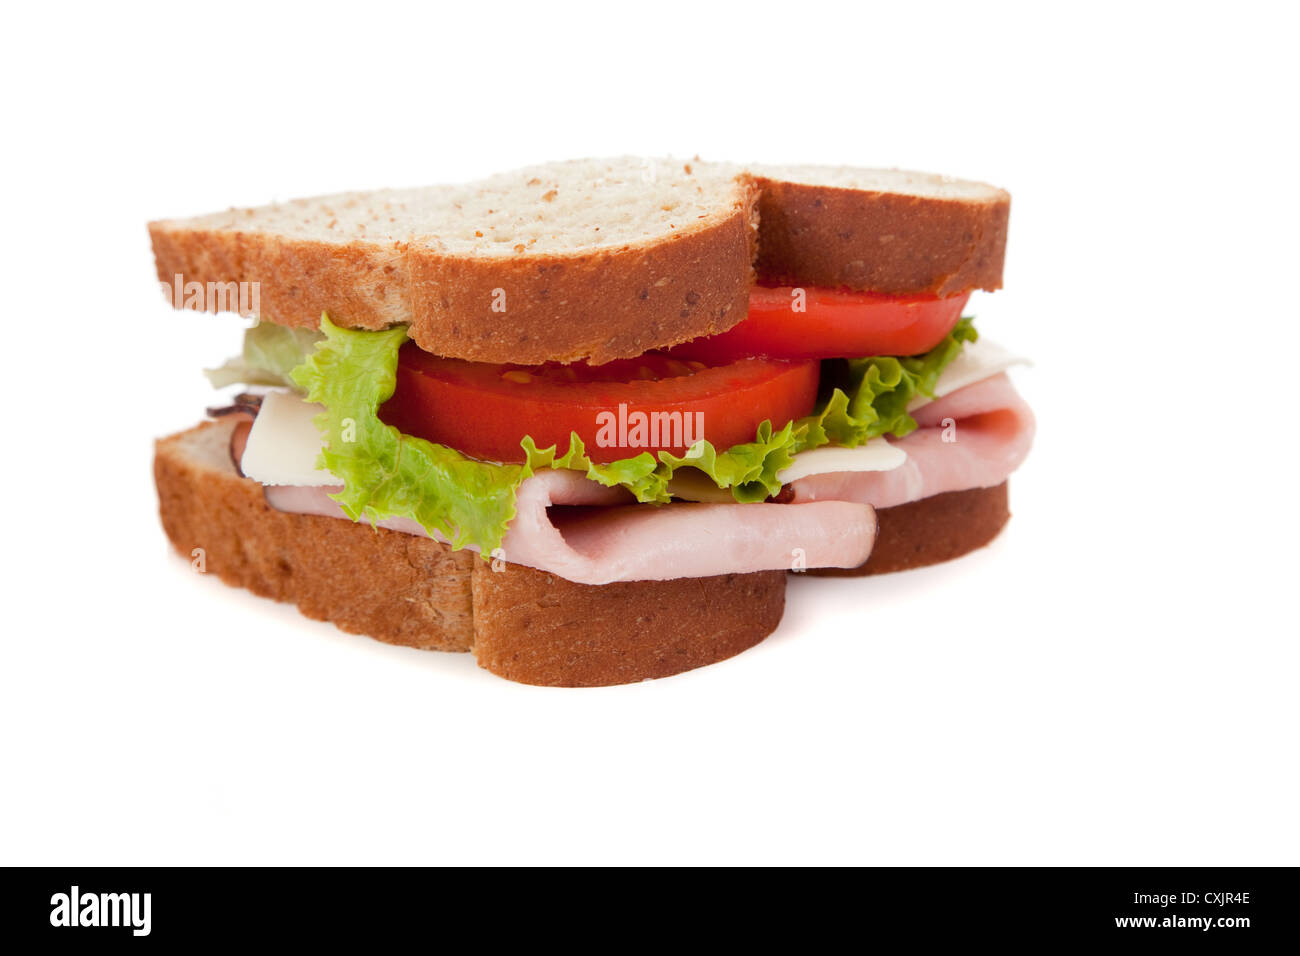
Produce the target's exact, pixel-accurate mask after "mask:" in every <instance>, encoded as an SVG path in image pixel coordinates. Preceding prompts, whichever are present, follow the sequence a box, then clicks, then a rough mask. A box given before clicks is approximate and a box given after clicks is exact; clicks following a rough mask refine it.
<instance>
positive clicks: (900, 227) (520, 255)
mask: <svg viewBox="0 0 1300 956" xmlns="http://www.w3.org/2000/svg"><path fill="white" fill-rule="evenodd" d="M1009 211H1010V197H1009V196H1008V195H1007V193H1006V192H1004V191H1003V190H1000V189H997V188H995V187H992V186H987V185H984V184H982V183H972V182H964V181H961V180H954V179H950V178H948V177H942V176H935V175H931V174H928V173H913V172H905V171H901V170H870V169H851V168H847V167H830V166H787V167H771V166H751V167H748V168H742V167H739V166H735V165H731V164H723V163H703V162H700V161H698V160H697V161H693V162H682V161H674V160H649V159H639V158H633V157H622V158H618V159H612V160H574V161H570V162H562V163H553V164H549V165H545V166H534V167H528V168H525V169H522V170H518V171H515V172H511V173H503V174H499V175H497V176H492V177H490V178H488V179H484V180H480V181H478V182H474V183H468V184H465V185H458V186H433V187H425V188H420V189H396V190H379V191H375V192H364V193H343V194H339V195H334V196H323V197H317V198H313V199H301V200H293V201H290V202H286V203H280V204H276V205H271V206H263V207H259V208H254V209H232V210H229V211H227V212H224V213H217V214H213V215H208V216H199V217H196V218H192V219H181V220H165V221H160V222H154V223H150V226H149V231H150V235H151V237H152V239H153V247H154V256H155V259H156V263H157V270H158V277H159V279H160V280H161V281H162V282H163V283H164V284H165V285H166V286H167V287H168V288H170V289H173V290H175V295H176V297H175V299H174V302H173V304H175V305H177V306H180V305H182V304H186V305H191V306H192V305H193V302H186V301H185V298H186V296H184V295H183V294H182V292H183V289H184V286H185V285H186V284H187V283H192V282H197V283H200V284H201V285H205V286H206V285H207V284H209V283H220V284H226V283H231V282H251V283H257V284H258V298H259V311H260V314H261V316H262V317H263V318H266V319H269V320H270V321H273V322H277V323H279V324H281V325H289V326H305V327H314V326H316V325H317V324H318V322H319V319H320V315H321V313H322V312H328V313H329V315H330V318H331V319H332V320H333V321H334V322H335V324H337V325H341V326H344V327H348V328H362V329H379V328H387V327H389V326H392V325H395V324H406V325H408V326H409V331H410V335H411V338H412V339H414V341H415V342H416V343H417V344H418V345H419V346H420V347H421V348H423V349H425V350H426V351H429V352H432V353H434V354H437V355H444V356H449V357H453V358H462V359H468V360H471V361H479V362H512V363H519V364H526V365H527V364H539V363H541V362H546V361H560V362H571V361H577V360H582V359H585V360H588V361H591V362H593V363H597V364H599V363H602V362H607V361H610V360H612V359H617V358H631V357H635V356H638V355H641V354H642V353H644V352H646V351H648V350H650V349H654V348H664V347H667V346H670V345H675V344H677V343H680V342H684V341H687V340H690V339H693V338H699V337H702V336H707V335H714V334H716V333H718V332H723V331H725V330H727V329H728V328H730V327H731V326H733V325H735V324H736V323H737V322H739V321H740V320H741V319H743V318H744V317H745V314H746V309H747V300H748V293H749V288H750V287H751V285H752V284H753V283H754V281H755V279H756V278H757V281H759V282H762V283H764V284H768V285H815V286H826V287H831V288H847V289H853V290H861V291H873V292H880V293H886V294H893V295H913V294H917V295H924V294H933V295H951V294H956V293H960V292H967V291H970V290H972V289H977V288H980V289H997V288H1000V287H1001V285H1002V261H1003V255H1004V253H1005V248H1006V234H1007V218H1008V214H1009ZM177 277H180V278H179V279H178V278H177ZM200 307H202V304H200Z"/></svg>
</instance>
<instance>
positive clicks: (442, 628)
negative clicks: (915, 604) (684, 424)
mask: <svg viewBox="0 0 1300 956" xmlns="http://www.w3.org/2000/svg"><path fill="white" fill-rule="evenodd" d="M235 424H236V423H235V422H234V421H231V420H229V419H226V420H219V421H215V422H207V423H205V424H202V425H199V426H198V427H196V428H192V429H190V430H188V431H185V432H181V433H179V434H177V435H172V436H170V437H169V438H164V439H161V440H160V441H159V442H158V443H157V445H156V448H155V454H154V477H155V480H156V482H157V485H158V501H159V510H160V512H161V516H162V525H163V529H164V530H165V531H166V533H167V537H168V538H169V539H170V540H171V543H172V545H173V546H174V547H175V548H176V550H178V551H179V552H180V553H181V554H182V555H183V556H185V557H186V558H187V559H194V558H197V557H198V555H196V554H195V552H196V550H198V549H201V553H202V566H203V569H204V571H205V573H208V574H213V575H215V576H216V577H218V578H220V579H221V580H222V581H224V582H225V583H227V584H230V585H234V586H236V587H244V588H248V589H249V590H250V591H252V592H254V593H255V594H260V595H262V596H264V597H270V598H274V599H276V600H277V601H290V602H293V603H295V604H297V605H298V608H299V610H301V611H302V613H303V614H305V615H306V616H307V617H311V618H316V619H318V620H324V621H332V622H333V623H334V624H336V625H337V626H338V627H339V628H341V629H342V630H345V631H350V632H352V633H356V634H366V635H369V636H370V637H373V638H376V639H378V640H381V641H385V642H388V643H392V644H403V645H407V646H409V647H416V648H422V649H427V650H441V651H472V652H473V653H474V655H475V657H476V659H477V660H478V663H479V664H480V666H482V667H485V668H487V669H488V670H490V671H492V672H493V673H496V674H500V675H501V676H503V677H507V678H509V679H510V680H514V681H520V682H522V683H526V684H548V685H556V686H565V687H579V686H596V685H604V684H624V683H630V682H634V681H641V680H646V679H649V678H653V677H667V676H669V675H671V674H677V673H680V672H681V671H685V670H690V669H692V668H695V667H701V666H703V665H705V664H711V663H714V662H715V661H720V660H723V659H724V658H727V657H731V656H732V655H734V654H738V653H739V652H740V651H743V650H745V649H746V648H749V647H752V646H754V645H755V644H757V643H758V642H759V641H761V640H762V639H763V638H764V637H766V636H767V635H768V634H770V633H771V632H772V631H773V630H775V629H776V626H777V625H778V624H779V623H780V621H781V615H782V613H783V611H784V608H785V580H786V575H785V572H783V571H764V572H759V573H757V574H727V575H719V576H717V577H707V578H680V579H677V580H673V581H635V582H627V583H620V584H607V585H604V586H600V587H595V586H591V585H584V584H574V583H573V582H571V581H565V580H563V579H561V578H557V577H555V576H554V575H550V574H546V573H543V572H541V571H536V570H533V569H532V568H526V567H521V566H519V565H512V564H501V563H497V564H495V567H497V568H500V569H501V570H494V564H489V563H488V562H485V561H483V560H482V559H481V558H479V557H478V555H476V554H473V553H471V552H469V551H452V550H451V549H450V548H449V547H447V546H446V545H443V544H439V543H438V542H436V541H432V540H430V539H428V538H422V537H417V536H414V535H408V534H401V533H399V532H396V531H387V530H384V529H382V528H381V529H372V528H371V527H370V526H369V525H366V524H354V523H353V522H351V521H344V520H340V519H338V518H325V517H319V516H315V515H296V514H286V513H284V512H280V511H276V510H275V509H273V508H271V507H270V506H269V505H267V503H266V498H265V496H264V494H263V490H262V486H261V485H260V484H258V483H257V482H256V481H253V480H252V479H249V478H242V477H240V475H239V473H238V472H237V471H236V470H235V467H234V465H233V463H232V459H231V456H230V450H229V448H230V437H231V433H232V431H233V430H234V427H235ZM359 569H362V570H363V571H364V573H358V570H359Z"/></svg>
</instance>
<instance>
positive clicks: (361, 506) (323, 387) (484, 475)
mask: <svg viewBox="0 0 1300 956" xmlns="http://www.w3.org/2000/svg"><path fill="white" fill-rule="evenodd" d="M321 331H322V332H323V333H324V338H323V339H322V340H321V341H320V342H318V343H317V345H316V350H315V352H313V353H312V354H311V355H309V356H308V357H307V360H306V362H304V363H303V364H302V365H300V366H299V367H298V368H296V369H294V371H293V374H292V375H291V378H292V379H293V381H294V383H295V384H297V385H298V386H300V387H301V388H302V389H303V390H305V391H306V393H307V400H308V401H309V402H320V403H321V404H322V405H324V406H325V409H326V410H325V411H324V412H323V413H321V414H320V415H317V416H316V427H317V428H319V429H320V431H321V435H322V436H323V437H324V439H325V447H324V449H323V450H322V451H321V455H320V459H319V460H318V465H319V467H321V468H325V469H328V470H329V471H331V472H333V473H334V474H335V475H337V476H338V477H339V479H340V480H341V481H342V482H343V485H344V488H343V490H342V491H341V492H339V493H338V494H335V495H332V496H331V497H333V498H334V500H335V501H337V502H338V503H339V505H340V506H342V508H343V510H344V512H345V513H346V514H347V515H348V517H350V518H352V520H354V521H358V520H360V519H361V518H362V517H365V518H366V519H368V520H369V521H370V522H371V523H372V524H373V523H375V522H377V521H380V520H382V519H384V518H412V519H414V520H415V521H417V522H418V523H419V524H420V526H421V527H422V528H424V529H425V530H426V531H428V532H429V533H433V532H435V531H437V532H440V533H441V534H442V535H443V536H444V537H445V538H446V539H447V540H448V541H450V542H451V544H452V547H454V548H463V547H465V546H467V545H473V546H476V547H477V548H479V550H480V551H482V553H483V555H484V556H485V557H486V556H487V555H488V554H489V553H490V552H491V551H492V550H493V549H494V548H497V547H499V546H500V544H501V539H502V538H503V537H504V536H505V532H506V525H508V524H509V522H510V519H511V518H513V517H514V516H515V488H516V487H517V486H518V484H519V482H521V481H522V480H523V478H524V477H525V475H524V469H523V468H522V467H521V466H519V465H496V464H491V463H488V462H481V461H476V460H475V459H472V458H467V457H466V456H465V455H462V454H461V453H460V452H458V451H455V450H454V449H451V448H447V447H445V446H443V445H435V444H434V443H433V442H429V441H425V440H424V439H423V438H416V437H414V436H411V435H403V434H402V433H401V432H399V431H398V430H397V429H396V428H394V427H393V426H392V425H386V424H384V423H383V422H382V421H380V419H379V406H380V405H382V404H383V403H384V402H385V401H387V400H388V398H389V397H391V396H392V394H393V389H394V387H395V385H396V379H397V350H398V349H399V348H401V346H402V343H403V342H405V341H406V329H405V328H404V327H398V328H395V329H389V330H388V331H384V332H361V331H352V330H348V329H340V328H338V327H337V326H335V325H334V324H333V323H332V322H330V320H329V317H328V316H321Z"/></svg>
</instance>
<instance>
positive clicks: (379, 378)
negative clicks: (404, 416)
mask: <svg viewBox="0 0 1300 956" xmlns="http://www.w3.org/2000/svg"><path fill="white" fill-rule="evenodd" d="M975 337H976V333H975V330H974V329H973V328H972V327H971V324H970V320H969V319H963V320H962V321H961V322H960V323H958V325H957V326H956V328H954V329H953V331H952V332H951V333H950V334H949V335H948V336H947V337H946V338H945V339H944V341H943V342H941V343H940V344H939V345H938V346H936V347H935V348H934V349H933V350H931V351H930V352H928V353H926V354H925V355H921V356H915V357H909V358H893V357H874V358H866V359H855V360H851V361H848V362H842V363H838V364H837V363H827V367H826V368H825V369H824V372H823V377H824V378H829V379H830V381H831V390H830V394H829V395H828V396H827V397H826V399H825V400H824V401H822V402H820V403H819V405H818V409H817V410H816V411H815V412H814V413H813V414H812V415H809V416H807V417H805V418H802V419H800V420H798V421H795V422H788V423H787V424H786V425H785V427H784V428H782V429H780V430H775V429H773V427H772V423H771V422H770V421H765V422H763V423H762V424H760V425H759V426H758V429H757V432H756V435H755V438H754V441H752V442H745V443H743V444H740V445H734V446H732V447H731V448H728V449H727V450H725V451H718V450H717V449H716V448H714V446H713V445H712V444H711V443H710V442H708V441H705V440H700V441H698V442H696V443H695V444H694V445H692V446H691V448H690V449H689V450H688V451H687V452H686V454H685V455H674V454H672V453H670V452H667V451H660V452H659V453H658V454H657V455H652V454H650V453H649V452H642V453H640V454H638V455H635V456H632V457H629V458H624V459H620V460H618V461H613V462H594V461H592V460H591V458H590V457H589V456H588V455H587V453H586V448H585V447H584V445H583V442H582V440H581V439H580V438H579V437H578V436H577V434H571V435H570V438H569V447H568V450H567V451H566V452H565V453H564V454H563V455H560V454H558V449H557V448H556V446H554V445H552V446H550V447H548V448H538V447H537V446H536V443H535V442H534V441H533V439H532V438H531V437H525V438H524V439H523V441H522V442H521V443H520V444H521V447H522V448H523V451H524V461H523V464H517V465H516V464H498V463H495V462H486V461H479V460H477V459H473V458H469V457H468V456H466V455H463V454H461V453H460V452H458V451H456V450H455V449H452V448H448V447H446V446H444V445H439V444H435V443H433V442H429V441H426V440H424V439H422V438H416V437H414V436H412V435H405V434H402V433H401V432H400V431H398V430H397V429H396V428H394V427H393V426H391V425H387V424H385V423H384V422H383V421H381V420H380V418H379V407H380V406H381V405H382V404H383V403H384V402H385V401H387V400H388V399H389V398H390V397H391V396H392V394H393V389H394V387H395V384H396V369H397V358H398V350H399V349H400V348H401V346H402V344H403V343H404V342H405V341H406V330H405V329H404V328H395V329H391V330H388V331H383V332H369V331H361V330H352V329H342V328H339V327H338V326H335V325H334V324H333V323H332V322H330V320H329V317H328V316H322V317H321V334H320V335H319V337H318V338H317V339H316V340H315V342H314V346H315V347H314V351H311V352H309V353H307V354H306V356H305V359H304V361H303V362H302V364H300V365H299V366H298V367H297V368H295V369H294V370H293V371H292V373H291V374H290V375H289V376H288V379H289V381H290V382H291V383H292V384H293V385H295V386H296V387H298V388H299V389H300V390H302V391H303V392H304V393H305V395H306V398H307V400H308V401H312V402H319V403H320V404H321V405H323V406H324V407H325V411H324V412H323V413H322V414H321V415H319V416H317V418H316V425H317V427H318V428H319V429H320V430H321V434H322V436H323V438H324V447H323V450H322V452H321V456H320V459H319V461H318V463H317V464H318V467H320V468H323V469H326V470H328V471H330V472H331V473H333V474H334V475H336V476H337V477H338V478H339V479H340V480H341V481H342V482H343V485H344V488H343V490H342V491H341V492H339V493H337V494H336V495H334V496H333V497H334V499H335V500H336V501H338V503H339V504H340V506H341V507H342V508H343V510H344V512H346V513H347V515H348V516H349V517H351V518H352V519H353V520H360V519H361V518H366V519H367V520H369V521H371V522H372V523H374V522H377V521H381V520H383V519H386V518H410V519H413V520H414V521H416V522H418V523H419V524H420V526H421V527H423V528H424V529H425V530H426V531H428V532H430V533H433V532H438V533H440V534H441V535H442V536H443V537H445V538H446V539H447V540H448V541H450V542H451V543H452V546H453V547H455V548H461V547H466V546H472V547H475V548H477V549H478V550H479V551H480V552H481V553H482V554H483V555H485V556H486V555H489V554H490V553H491V552H492V551H493V550H494V549H496V548H498V547H499V546H500V544H501V541H502V539H503V538H504V536H505V532H506V528H507V527H508V525H509V523H510V521H511V519H512V518H513V517H514V515H515V492H516V489H517V488H518V487H519V484H520V483H521V482H523V481H524V480H525V479H526V478H528V477H530V476H532V475H533V474H535V473H537V472H538V471H540V470H542V469H544V468H557V469H558V468H563V469H568V470H572V471H578V472H582V473H583V474H584V475H586V477H587V478H588V479H590V480H591V481H595V482H598V483H600V484H602V485H604V486H606V487H622V488H625V489H627V490H628V491H629V492H631V494H632V495H633V496H634V497H635V498H636V499H637V500H638V501H641V502H646V503H652V504H663V503H666V502H668V501H669V500H671V498H672V496H673V495H672V490H673V489H672V483H673V479H674V476H678V477H682V476H681V475H680V473H681V472H682V471H683V470H685V469H694V470H695V471H697V472H699V473H701V474H702V475H703V476H705V477H706V478H707V479H708V480H709V481H711V482H712V483H713V484H714V485H716V486H717V487H718V488H719V489H721V490H724V491H728V492H729V493H730V494H731V496H732V498H734V499H735V500H736V501H740V502H754V501H763V500H765V499H766V498H768V497H770V496H772V495H775V494H777V493H778V492H779V491H780V490H781V480H780V477H779V475H780V473H781V472H782V471H783V470H784V469H785V468H787V467H789V465H790V464H791V463H792V462H793V461H794V456H795V455H796V454H797V453H799V452H801V451H806V450H808V449H811V448H817V447H820V446H822V445H827V444H836V445H844V446H848V447H854V446H857V445H861V444H862V443H864V442H866V441H869V440H870V439H872V438H875V437H878V436H880V435H885V434H890V435H895V436H900V437H901V436H902V435H906V434H907V433H909V432H910V431H912V430H913V429H915V428H916V421H915V420H914V419H913V418H912V417H911V416H910V415H909V414H908V413H907V407H908V405H909V404H910V403H911V402H912V401H913V400H914V399H915V398H916V397H917V396H918V395H923V396H928V397H933V394H934V387H935V384H936V383H937V381H938V379H939V375H940V374H941V373H942V371H943V369H944V367H945V366H947V364H948V363H949V362H951V361H952V360H953V359H954V358H955V357H956V356H957V354H958V353H959V352H960V351H961V348H962V346H963V344H964V343H965V342H969V341H974V340H975ZM828 372H829V375H828V374H827V373H828Z"/></svg>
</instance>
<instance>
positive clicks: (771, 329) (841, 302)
mask: <svg viewBox="0 0 1300 956" xmlns="http://www.w3.org/2000/svg"><path fill="white" fill-rule="evenodd" d="M795 292H796V290H795V289H792V288H789V287H782V288H766V287H763V286H756V287H755V288H754V289H753V290H751V292H750V294H749V316H748V317H747V318H746V319H745V320H744V321H743V322H741V323H740V324H739V325H736V326H734V327H733V328H731V329H729V330H728V331H726V332H723V333H722V334H720V335H713V336H710V337H708V338H704V339H695V340H694V341H692V342H687V343H685V344H683V345H677V346H674V347H673V348H671V349H669V350H668V354H670V355H675V356H680V357H683V358H693V359H699V360H700V361H702V362H710V363H714V364H717V363H721V362H730V361H734V360H735V359H737V358H740V357H741V356H745V355H767V356H770V357H772V358H787V359H811V358H862V357H863V356H867V355H920V354H921V353H922V352H928V351H930V349H932V348H934V347H935V346H936V345H938V344H939V343H940V342H941V341H942V340H943V337H944V336H945V335H947V334H948V333H949V332H951V331H952V327H953V326H954V325H956V324H957V320H958V319H960V318H961V310H962V309H963V308H964V307H965V305H966V300H967V299H968V298H969V297H970V293H969V292H965V293H962V294H961V295H954V296H949V297H948V298H945V299H936V298H933V297H930V298H926V297H918V296H911V297H899V296H890V295H877V294H876V293H873V292H839V291H836V290H834V289H818V288H807V289H804V294H805V297H804V301H803V305H804V307H805V311H803V312H797V311H795V306H796V303H797V301H798V300H797V299H796V296H795Z"/></svg>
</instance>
